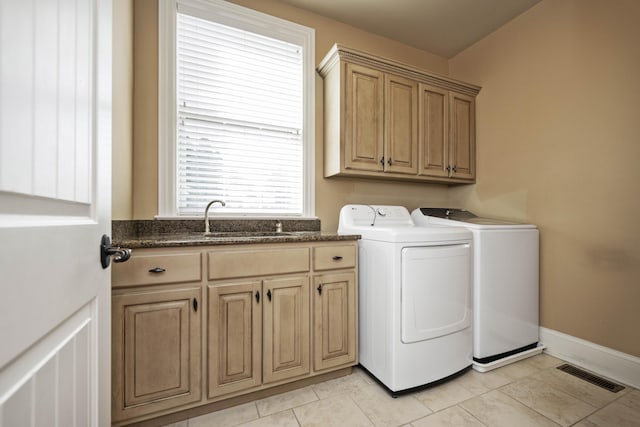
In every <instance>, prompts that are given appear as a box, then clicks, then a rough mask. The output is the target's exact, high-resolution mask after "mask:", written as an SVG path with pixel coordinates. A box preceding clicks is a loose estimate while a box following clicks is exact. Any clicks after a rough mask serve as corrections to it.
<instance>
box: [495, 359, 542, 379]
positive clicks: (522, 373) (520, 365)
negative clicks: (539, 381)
mask: <svg viewBox="0 0 640 427" xmlns="http://www.w3.org/2000/svg"><path fill="white" fill-rule="evenodd" d="M491 372H495V373H496V374H499V375H502V376H503V377H505V378H508V379H510V380H512V381H515V380H519V379H520V378H524V377H528V376H529V375H533V374H535V373H537V372H540V368H538V367H537V366H536V365H534V364H533V363H531V362H529V360H528V359H524V360H520V361H518V362H515V363H512V364H510V365H506V366H503V367H502V368H498V369H494V370H493V371H491Z"/></svg>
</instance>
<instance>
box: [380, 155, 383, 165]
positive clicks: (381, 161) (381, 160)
mask: <svg viewBox="0 0 640 427" xmlns="http://www.w3.org/2000/svg"><path fill="white" fill-rule="evenodd" d="M380 164H381V165H382V166H384V156H382V158H381V159H380Z"/></svg>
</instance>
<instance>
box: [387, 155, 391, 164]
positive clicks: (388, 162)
mask: <svg viewBox="0 0 640 427" xmlns="http://www.w3.org/2000/svg"><path fill="white" fill-rule="evenodd" d="M387 164H388V165H389V166H391V157H389V160H387Z"/></svg>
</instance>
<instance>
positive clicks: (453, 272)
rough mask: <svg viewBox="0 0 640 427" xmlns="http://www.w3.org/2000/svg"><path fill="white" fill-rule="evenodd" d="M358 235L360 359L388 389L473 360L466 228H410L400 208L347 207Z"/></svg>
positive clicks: (344, 221)
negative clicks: (359, 236) (359, 237)
mask: <svg viewBox="0 0 640 427" xmlns="http://www.w3.org/2000/svg"><path fill="white" fill-rule="evenodd" d="M338 233H340V234H359V235H361V239H360V240H359V241H358V246H359V251H358V256H359V259H358V270H359V288H358V292H359V313H360V314H359V354H360V364H361V365H362V366H363V367H364V368H365V369H366V370H368V371H369V373H371V374H372V375H373V376H375V377H376V378H377V379H378V380H379V381H380V382H382V383H383V384H384V385H385V386H386V387H387V388H388V389H389V390H390V391H391V392H392V393H393V394H398V393H399V392H403V391H407V390H411V389H415V388H417V387H421V386H424V385H426V384H429V383H432V382H435V381H439V380H442V379H445V378H447V377H450V376H453V375H455V374H457V373H459V372H461V371H464V370H465V369H466V368H468V367H469V366H471V364H472V329H471V324H472V318H473V313H472V296H471V287H472V284H471V278H472V273H471V239H472V234H471V232H469V231H467V230H465V229H462V228H459V227H443V226H433V227H416V226H415V225H414V223H413V221H412V219H411V216H410V214H409V212H408V211H407V209H406V208H404V207H402V206H378V205H347V206H344V207H343V208H342V210H341V211H340V222H339V228H338Z"/></svg>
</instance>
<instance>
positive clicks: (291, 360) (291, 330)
mask: <svg viewBox="0 0 640 427" xmlns="http://www.w3.org/2000/svg"><path fill="white" fill-rule="evenodd" d="M263 290H264V292H265V297H266V298H265V300H264V307H263V310H264V312H263V319H264V326H263V331H264V342H263V345H264V352H263V358H264V359H263V381H264V383H265V384H266V383H269V382H273V381H280V380H284V379H286V378H292V377H297V376H300V375H304V374H308V373H309V335H310V331H309V278H308V277H307V276H304V277H293V278H286V279H270V280H265V281H264V282H263Z"/></svg>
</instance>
